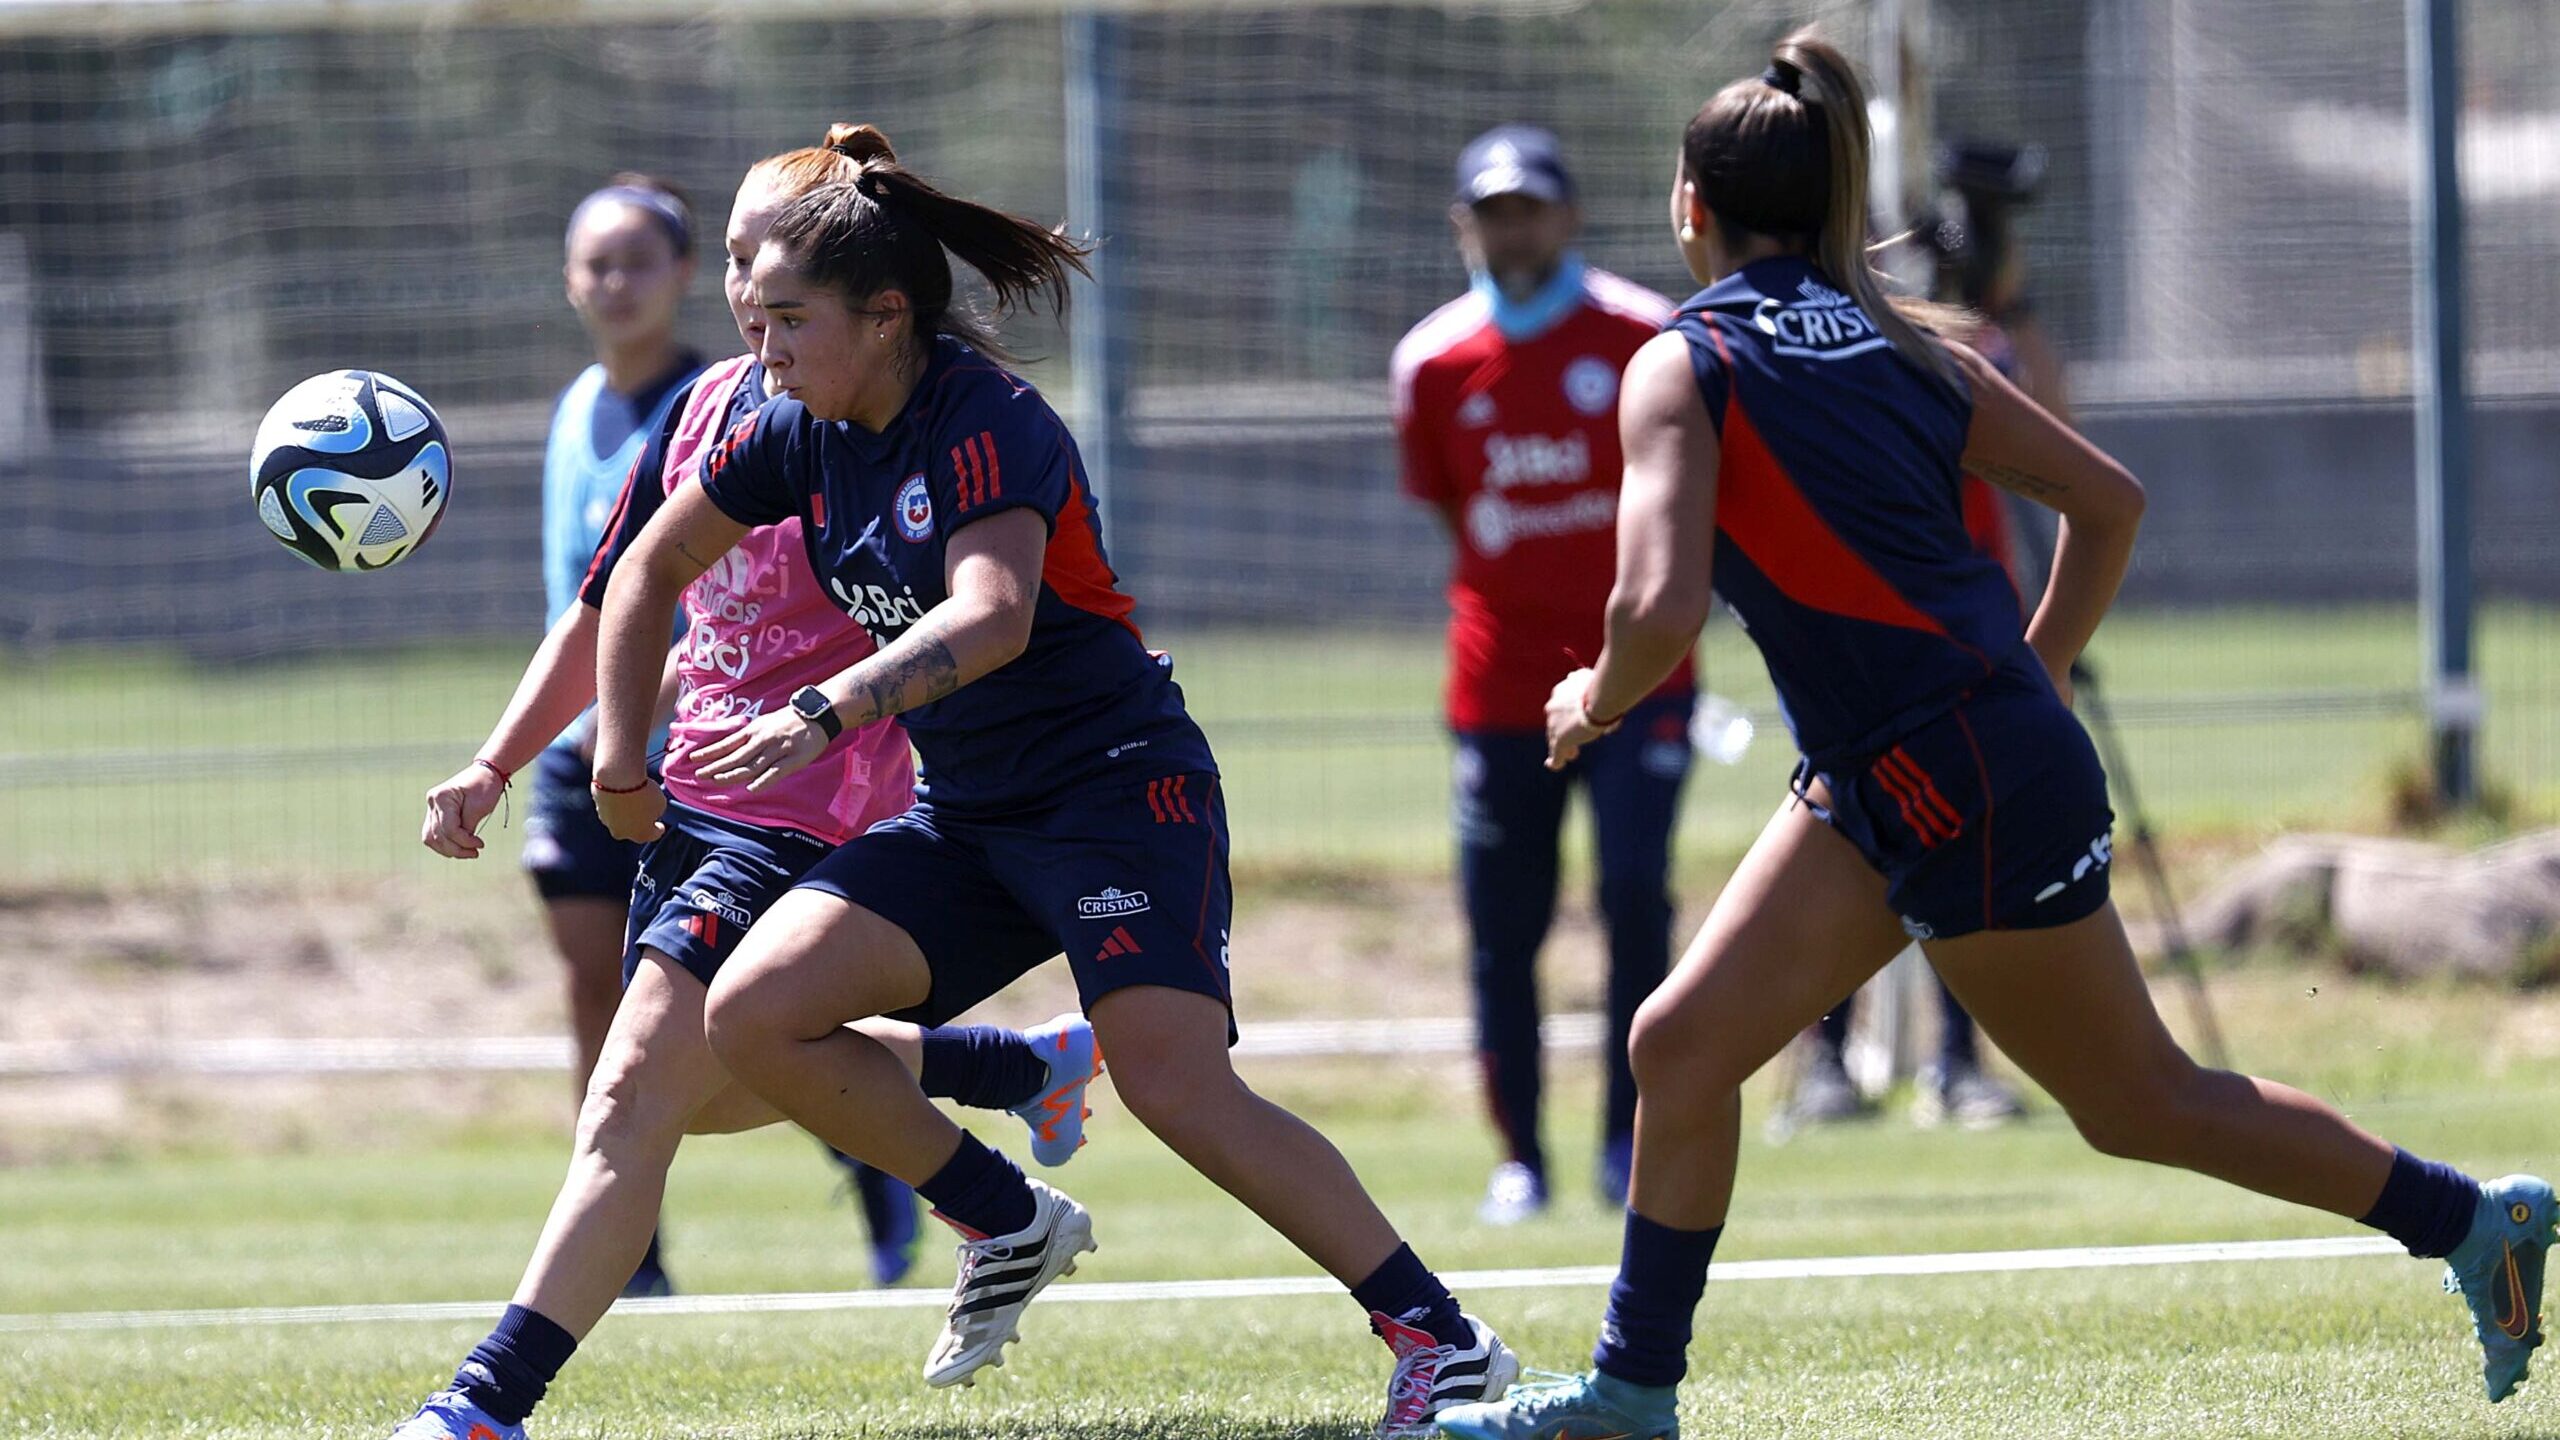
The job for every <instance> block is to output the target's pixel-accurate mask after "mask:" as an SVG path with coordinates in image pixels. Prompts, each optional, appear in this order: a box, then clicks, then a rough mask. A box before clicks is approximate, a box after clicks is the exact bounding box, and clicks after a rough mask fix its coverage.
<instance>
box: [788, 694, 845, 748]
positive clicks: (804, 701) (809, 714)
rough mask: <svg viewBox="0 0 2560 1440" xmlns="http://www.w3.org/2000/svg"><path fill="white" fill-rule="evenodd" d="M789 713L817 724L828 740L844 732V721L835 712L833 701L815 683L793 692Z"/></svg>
mask: <svg viewBox="0 0 2560 1440" xmlns="http://www.w3.org/2000/svg"><path fill="white" fill-rule="evenodd" d="M791 713H792V714H794V715H797V716H799V717H800V718H801V719H803V720H806V721H808V722H809V723H810V724H812V725H815V726H817V727H818V728H819V729H820V730H821V731H823V732H825V734H826V737H827V738H828V739H829V740H833V739H835V738H836V737H837V736H839V735H841V734H843V733H844V721H843V719H842V718H840V717H839V716H838V715H837V714H836V707H835V704H834V702H832V701H830V700H829V699H827V697H826V695H825V693H824V692H822V691H820V690H819V689H818V687H817V686H815V685H803V686H801V687H800V688H799V689H798V690H797V691H795V692H793V694H792V696H791Z"/></svg>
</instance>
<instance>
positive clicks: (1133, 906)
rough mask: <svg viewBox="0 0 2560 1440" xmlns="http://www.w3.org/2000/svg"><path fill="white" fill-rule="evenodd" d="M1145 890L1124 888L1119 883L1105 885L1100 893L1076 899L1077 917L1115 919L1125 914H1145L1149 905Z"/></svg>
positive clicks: (1083, 918)
mask: <svg viewBox="0 0 2560 1440" xmlns="http://www.w3.org/2000/svg"><path fill="white" fill-rule="evenodd" d="M1149 904H1150V902H1149V901H1148V899H1147V892H1146V891H1144V890H1123V889H1121V888H1120V887H1119V886H1117V885H1112V886H1108V887H1105V888H1104V890H1103V892H1102V893H1101V894H1099V895H1087V896H1084V897H1082V898H1080V899H1078V900H1077V901H1076V918H1078V919H1080V920H1113V919H1117V918H1119V917H1120V916H1123V915H1138V914H1143V913H1145V912H1146V910H1147V909H1148V907H1149Z"/></svg>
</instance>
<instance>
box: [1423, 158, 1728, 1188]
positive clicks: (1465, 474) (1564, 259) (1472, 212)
mask: <svg viewBox="0 0 2560 1440" xmlns="http://www.w3.org/2000/svg"><path fill="white" fill-rule="evenodd" d="M1450 223H1451V225H1452V226H1453V227H1454V228H1455V229H1456V231H1457V240H1458V249H1459V253H1460V254H1461V255H1462V256H1463V257H1464V259H1465V261H1466V266H1467V271H1468V274H1469V276H1470V277H1471V281H1470V284H1469V287H1468V291H1467V293H1466V294H1465V295H1462V296H1460V297H1459V298H1457V299H1456V300H1453V301H1451V302H1449V303H1448V304H1446V305H1443V306H1441V307H1440V308H1439V309H1438V310H1436V311H1434V312H1432V314H1431V315H1430V316H1429V317H1428V318H1426V319H1425V320H1423V322H1422V323H1421V324H1419V325H1417V326H1415V327H1414V328H1413V330H1412V332H1411V333H1409V334H1407V335H1406V336H1405V338H1404V340H1403V342H1402V343H1400V344H1399V345H1397V346H1396V350H1395V357H1394V362H1393V367H1392V368H1393V375H1394V385H1395V418H1396V432H1397V436H1398V439H1399V441H1400V447H1401V451H1402V460H1403V477H1404V482H1403V483H1404V488H1405V491H1406V492H1407V493H1408V494H1410V495H1412V496H1413V497H1414V498H1415V499H1417V500H1419V501H1421V502H1422V503H1423V504H1425V505H1427V506H1429V507H1430V508H1431V510H1432V512H1433V513H1434V514H1436V515H1438V516H1439V517H1440V518H1441V520H1442V521H1443V523H1444V524H1445V525H1446V526H1447V529H1448V532H1449V538H1450V540H1451V542H1452V543H1453V544H1454V545H1455V546H1456V550H1457V554H1456V557H1455V561H1454V563H1453V564H1452V565H1451V567H1450V574H1449V610H1450V620H1449V678H1448V688H1447V695H1446V704H1447V716H1448V723H1449V728H1450V730H1451V732H1452V733H1453V734H1454V735H1455V737H1456V741H1457V758H1456V767H1455V776H1454V790H1455V805H1454V810H1455V821H1456V828H1457V832H1458V872H1459V883H1460V887H1461V891H1462V895H1463V899H1464V903H1465V908H1466V915H1467V927H1468V932H1469V937H1470V938H1469V969H1470V977H1471V979H1472V981H1473V984H1474V987H1475V1005H1476V1027H1477V1037H1478V1049H1479V1052H1480V1057H1481V1061H1482V1064H1483V1067H1484V1084H1485V1097H1486V1101H1487V1103H1488V1105H1489V1107H1490V1108H1491V1111H1492V1116H1493V1123H1494V1128H1495V1130H1496V1131H1497V1132H1498V1134H1499V1135H1500V1137H1501V1140H1502V1144H1503V1147H1504V1152H1505V1157H1506V1158H1505V1159H1504V1160H1503V1161H1502V1162H1501V1163H1500V1165H1499V1166H1497V1167H1496V1169H1495V1170H1494V1173H1493V1178H1492V1182H1491V1184H1490V1185H1489V1186H1488V1188H1487V1190H1486V1192H1485V1198H1484V1203H1483V1205H1482V1207H1481V1208H1480V1209H1479V1211H1478V1214H1479V1216H1480V1217H1481V1218H1482V1219H1484V1220H1485V1221H1487V1222H1488V1223H1491V1224H1497V1225H1504V1224H1512V1223H1516V1222H1518V1221H1520V1220H1524V1219H1526V1218H1528V1217H1529V1216H1532V1215H1535V1214H1537V1213H1538V1212H1539V1211H1541V1210H1543V1209H1545V1208H1546V1204H1547V1198H1548V1188H1547V1156H1546V1150H1545V1146H1544V1143H1543V1141H1542V1139H1541V1136H1540V1129H1539V1113H1538V1112H1539V1101H1540V1093H1541V1089H1542V1074H1541V1071H1542V1058H1543V1057H1542V1055H1541V1052H1540V1046H1539V1040H1538V1019H1539V1004H1538V989H1537V969H1536V966H1537V957H1538V950H1539V947H1540V946H1541V945H1542V944H1544V943H1545V940H1546V936H1547V930H1548V927H1549V925H1550V923H1551V922H1552V921H1553V919H1554V917H1555V902H1556V885H1557V841H1558V837H1559V833H1560V831H1561V829H1562V827H1563V822H1564V808H1565V798H1566V796H1567V794H1568V793H1569V792H1570V791H1571V789H1572V788H1573V786H1574V784H1575V783H1576V782H1577V781H1579V782H1580V783H1581V784H1582V785H1583V786H1584V788H1585V789H1586V791H1587V792H1588V794H1589V796H1590V801H1591V811H1592V817H1593V828H1594V830H1595V832H1596V836H1597V849H1598V852H1599V868H1600V887H1599V888H1600V909H1601V912H1602V914H1603V916H1604V917H1605V918H1606V920H1607V924H1608V931H1609V986H1608V989H1609V997H1608V1009H1609V1048H1608V1054H1609V1086H1608V1101H1607V1113H1606V1116H1605V1123H1604V1127H1603V1130H1602V1143H1601V1156H1600V1164H1599V1184H1600V1191H1601V1194H1602V1195H1603V1197H1605V1198H1606V1199H1607V1200H1608V1201H1609V1203H1611V1204H1612V1205H1616V1204H1619V1203H1622V1202H1623V1201H1624V1200H1625V1198H1626V1192H1627V1169H1628V1164H1629V1157H1630V1154H1631V1152H1632V1147H1633V1144H1634V1134H1635V1103H1636V1096H1635V1080H1634V1077H1633V1076H1632V1074H1631V1073H1630V1072H1629V1070H1628V1066H1627V1031H1628V1026H1629V1025H1630V1024H1631V1023H1632V1021H1633V1018H1634V1015H1635V1011H1636V1007H1637V1006H1638V1005H1639V1004H1641V1003H1643V1001H1644V998H1645V996H1647V995H1649V994H1651V993H1652V992H1653V988H1654V986H1655V985H1657V984H1659V983H1660V982H1661V980H1662V976H1663V972H1664V970H1665V968H1666V967H1667V966H1668V964H1669V960H1670V944H1671V913H1672V903H1671V895H1670V889H1669V872H1670V867H1671V832H1672V826H1673V824H1674V822H1675V821H1676V820H1677V819H1678V816H1679V809H1680V790H1681V785H1682V782H1683V781H1684V780H1685V779H1686V778H1687V776H1688V770H1689V740H1688V734H1689V715H1690V711H1691V709H1692V708H1693V706H1694V704H1695V701H1696V695H1695V691H1694V688H1693V682H1692V677H1691V670H1690V666H1689V664H1688V663H1687V662H1685V661H1684V662H1682V664H1681V665H1680V666H1679V667H1678V668H1677V669H1676V670H1675V671H1674V672H1673V673H1672V675H1671V676H1670V677H1669V678H1668V679H1666V680H1665V681H1664V682H1663V683H1662V684H1661V686H1660V687H1658V688H1657V689H1656V690H1655V691H1654V693H1653V694H1652V695H1650V696H1649V697H1647V698H1646V699H1645V700H1644V701H1643V702H1642V703H1640V704H1638V705H1637V706H1636V707H1635V709H1634V710H1633V711H1632V712H1631V713H1630V714H1629V716H1628V717H1627V724H1626V726H1625V729H1624V731H1623V732H1622V733H1620V734H1618V735H1614V736H1611V737H1610V738H1608V739H1605V740H1602V741H1600V742H1599V743H1598V744H1595V745H1593V746H1591V747H1590V748H1589V749H1588V750H1587V751H1585V752H1584V754H1583V755H1582V757H1581V758H1580V759H1578V760H1577V761H1576V762H1575V763H1573V764H1572V765H1570V766H1567V767H1564V768H1563V769H1561V770H1549V769H1548V768H1547V767H1546V763H1545V762H1546V744H1545V736H1544V728H1543V727H1544V724H1545V718H1544V706H1545V703H1546V696H1547V692H1548V691H1549V690H1550V689H1552V688H1553V686H1554V684H1555V681H1556V680H1557V678H1558V677H1560V676H1561V675H1562V674H1563V673H1564V672H1565V671H1567V670H1570V669H1571V668H1573V667H1574V666H1575V665H1576V664H1578V663H1580V662H1581V660H1583V659H1585V658H1588V657H1590V656H1593V655H1597V654H1598V653H1599V645H1600V639H1601V631H1602V620H1603V613H1604V611H1605V610H1606V609H1607V605H1608V598H1609V584H1610V577H1611V570H1612V566H1613V564H1614V560H1613V555H1614V547H1615V543H1616V540H1615V530H1616V524H1617V509H1618V478H1619V477H1618V471H1619V449H1618V375H1619V372H1620V371H1621V370H1622V369H1624V368H1625V365H1626V362H1627V360H1628V358H1629V357H1631V356H1632V355H1634V354H1635V352H1636V350H1637V349H1638V348H1639V347H1641V346H1642V345H1643V344H1644V343H1645V342H1646V341H1648V340H1650V339H1652V338H1653V337H1654V336H1655V335H1656V334H1657V333H1659V332H1660V331H1661V329H1662V327H1663V326H1664V325H1665V324H1667V323H1669V321H1670V318H1671V313H1672V306H1671V302H1670V301H1668V300H1666V299H1664V298H1663V297H1662V296H1660V295H1657V294H1655V293H1654V292H1652V291H1650V290H1647V289H1645V288H1644V287H1642V286H1640V285H1636V284H1634V283H1632V282H1630V281H1627V280H1623V279H1620V278H1619V277H1617V276H1615V275H1612V274H1609V273H1608V272H1606V271H1603V270H1598V269H1594V268H1592V267H1591V266H1590V265H1588V264H1586V263H1585V262H1584V260H1583V258H1582V255H1581V253H1580V252H1579V251H1578V250H1576V249H1575V248H1574V242H1575V240H1576V238H1577V237H1578V235H1579V233H1580V230H1581V225H1582V211H1581V209H1580V207H1579V206H1578V205H1577V204H1576V201H1575V192H1574V185H1573V180H1572V177H1571V176H1570V175H1569V174H1568V173H1567V171H1566V169H1565V165H1564V159H1563V155H1562V153H1561V151H1560V149H1559V147H1558V145H1557V143H1556V138H1555V136H1553V135H1552V134H1549V133H1548V132H1546V131H1544V130H1539V129H1534V128H1531V127H1528V126H1523V125H1505V126H1501V127H1499V128H1496V129H1494V130H1490V131H1487V132H1486V133H1484V134H1483V135H1480V136H1478V137H1477V138H1476V139H1475V140H1474V141H1472V142H1471V143H1469V144H1468V146H1467V147H1466V150H1465V152H1464V153H1463V154H1462V155H1461V156H1460V157H1459V160H1458V193H1457V200H1456V203H1455V204H1454V205H1453V206H1452V207H1451V208H1450Z"/></svg>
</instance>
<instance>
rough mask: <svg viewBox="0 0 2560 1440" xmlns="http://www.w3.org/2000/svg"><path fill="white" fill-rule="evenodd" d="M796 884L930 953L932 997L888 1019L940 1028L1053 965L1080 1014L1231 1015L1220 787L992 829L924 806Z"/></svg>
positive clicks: (1175, 780)
mask: <svg viewBox="0 0 2560 1440" xmlns="http://www.w3.org/2000/svg"><path fill="white" fill-rule="evenodd" d="M800 883H801V884H802V885H805V886H807V887H809V888H810V889H813V890H823V891H825V892H826V893H828V894H830V895H834V896H837V897H839V898H841V899H844V900H847V901H850V902H851V903H853V904H855V905H859V906H861V907H862V908H863V909H865V910H868V911H870V912H871V913H873V914H875V915H878V916H879V917H880V918H882V919H884V920H886V921H888V922H889V923H890V924H892V925H895V926H897V927H898V928H899V929H901V930H904V931H906V932H907V934H908V936H909V937H910V938H912V939H913V940H914V941H915V942H916V948H918V949H920V950H922V951H923V952H924V958H925V963H926V964H927V965H928V966H930V967H931V968H932V971H933V993H932V994H931V995H930V996H928V997H927V998H926V1000H925V1002H924V1003H923V1004H921V1005H917V1006H913V1007H911V1008H909V1009H906V1010H901V1011H899V1012H897V1014H895V1015H894V1016H892V1017H891V1018H893V1019H898V1020H908V1021H913V1022H914V1023H916V1024H919V1025H942V1024H947V1023H949V1022H950V1021H951V1020H952V1019H954V1018H956V1017H958V1016H959V1015H961V1014H963V1013H965V1012H966V1011H967V1010H969V1008H970V1007H972V1006H974V1005H976V1004H977V1003H978V1002H979V1001H981V1000H984V999H986V998H987V997H988V996H990V995H993V994H995V993H996V992H997V991H999V990H1002V989H1003V988H1004V987H1006V986H1007V985H1010V984H1012V983H1013V982H1014V981H1015V980H1017V979H1019V978H1020V977H1022V976H1023V975H1026V974H1028V973H1030V972H1031V971H1032V970H1034V969H1036V968H1038V967H1039V966H1041V965H1043V964H1046V963H1047V962H1048V961H1049V959H1050V958H1051V957H1053V956H1055V955H1058V954H1060V953H1064V954H1065V955H1066V957H1067V965H1068V967H1069V968H1070V969H1071V970H1073V971H1074V973H1075V980H1076V994H1077V996H1078V998H1079V999H1080V1000H1081V1001H1082V1002H1083V1004H1084V1007H1085V1008H1086V1009H1088V1010H1090V1009H1092V1008H1093V1004H1094V1002H1095V1001H1097V1000H1099V999H1101V998H1102V997H1103V996H1105V995H1107V994H1109V993H1111V992H1112V991H1114V990H1118V989H1122V988H1124V987H1127V986H1131V985H1165V986H1170V987H1172V988H1173V989H1176V990H1188V991H1192V992H1194V993H1196V994H1201V995H1206V996H1209V997H1210V998H1212V999H1214V1000H1216V1001H1217V1002H1218V1003H1220V1004H1222V1005H1229V1006H1232V1004H1233V1000H1232V998H1231V996H1230V994H1229V991H1228V986H1227V925H1228V918H1229V916H1230V914H1231V913H1232V911H1233V908H1234V900H1235V897H1234V892H1233V890H1232V888H1231V887H1230V885H1229V883H1228V879H1227V807H1226V801H1225V800H1224V798H1223V797H1221V796H1220V795H1219V793H1218V777H1217V776H1215V775H1211V774H1194V775H1172V776H1166V777H1163V778H1160V779H1155V780H1142V781H1135V782H1132V783H1129V784H1126V785H1107V786H1097V787H1095V788H1093V789H1090V790H1086V791H1083V792H1081V793H1079V794H1076V795H1073V796H1070V797H1068V798H1067V799H1065V800H1063V801H1061V802H1059V803H1058V804H1056V805H1054V806H1052V807H1051V808H1049V809H1047V810H1042V811H1035V812H1031V813H1028V814H1022V815H1012V816H1007V817H1005V818H1003V819H1001V820H984V819H964V818H961V817H957V816H950V815H942V814H937V813H936V812H935V810H934V807H933V805H932V804H931V802H920V803H918V804H917V805H916V807H915V808H914V809H912V810H909V811H907V812H906V813H905V814H903V815H899V816H895V817H893V818H891V819H887V820H883V821H881V822H880V823H879V824H877V825H874V826H872V827H871V829H870V830H869V831H868V832H866V833H864V834H861V835H857V836H855V837H854V838H853V839H852V840H849V841H847V842H846V843H844V844H843V845H840V846H838V847H837V848H836V851H835V853H834V854H832V855H829V856H828V857H827V858H826V859H825V860H823V861H820V862H819V864H818V867H817V868H816V869H814V870H811V871H810V872H809V874H808V877H807V878H806V879H804V880H802V881H801V882H800ZM1229 1038H1230V1039H1232V1038H1233V1032H1232V1023H1231V1027H1230V1036H1229Z"/></svg>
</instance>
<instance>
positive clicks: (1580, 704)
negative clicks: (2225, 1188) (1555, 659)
mask: <svg viewBox="0 0 2560 1440" xmlns="http://www.w3.org/2000/svg"><path fill="white" fill-rule="evenodd" d="M1597 678H1598V677H1597V676H1595V675H1593V674H1592V673H1591V672H1590V671H1589V670H1576V671H1574V672H1573V673H1572V674H1570V675H1567V676H1566V677H1564V678H1563V679H1561V680H1559V681H1557V682H1556V688H1555V689H1554V690H1552V691H1550V692H1548V695H1547V768H1548V769H1550V770H1561V769H1563V768H1564V767H1566V766H1567V765H1570V764H1572V763H1573V757H1575V756H1576V755H1579V754H1581V753H1582V747H1583V746H1585V745H1588V744H1590V743H1591V742H1592V741H1594V740H1597V739H1599V738H1600V737H1601V736H1603V735H1606V734H1608V733H1609V732H1610V731H1612V730H1615V729H1617V728H1618V726H1617V723H1616V722H1615V721H1612V722H1611V723H1609V724H1607V725H1594V724H1592V723H1591V709H1590V703H1589V702H1590V696H1591V682H1592V681H1593V680H1595V679H1597Z"/></svg>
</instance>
